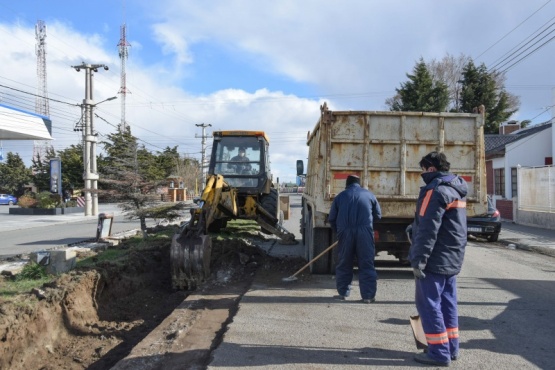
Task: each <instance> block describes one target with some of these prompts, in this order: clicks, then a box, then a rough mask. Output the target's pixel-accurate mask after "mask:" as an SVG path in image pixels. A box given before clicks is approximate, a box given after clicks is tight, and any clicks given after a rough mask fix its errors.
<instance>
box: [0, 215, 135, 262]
mask: <svg viewBox="0 0 555 370" xmlns="http://www.w3.org/2000/svg"><path fill="white" fill-rule="evenodd" d="M9 208H10V206H0V235H1V241H0V257H4V256H12V255H17V254H26V253H30V252H33V251H37V250H44V249H50V248H54V247H57V246H62V245H67V244H73V243H77V242H80V241H85V240H89V239H92V238H95V237H96V228H97V225H98V216H84V214H83V213H79V214H68V215H57V216H26V215H10V214H9ZM100 213H109V214H112V215H114V221H113V224H112V234H115V233H119V232H123V231H128V230H132V229H137V228H139V221H138V220H133V221H131V220H126V219H124V217H123V215H122V214H121V211H120V210H119V208H118V207H117V206H116V205H115V204H100V205H99V214H100Z"/></svg>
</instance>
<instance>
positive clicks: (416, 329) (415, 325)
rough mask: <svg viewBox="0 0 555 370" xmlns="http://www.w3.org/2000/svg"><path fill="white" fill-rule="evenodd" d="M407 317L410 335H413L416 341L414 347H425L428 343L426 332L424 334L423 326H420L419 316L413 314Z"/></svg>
mask: <svg viewBox="0 0 555 370" xmlns="http://www.w3.org/2000/svg"><path fill="white" fill-rule="evenodd" d="M409 317H410V327H411V329H412V335H413V336H414V342H415V343H416V349H427V348H428V343H427V342H426V334H424V328H423V327H422V321H420V316H419V315H415V316H409Z"/></svg>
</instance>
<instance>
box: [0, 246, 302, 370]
mask: <svg viewBox="0 0 555 370" xmlns="http://www.w3.org/2000/svg"><path fill="white" fill-rule="evenodd" d="M169 244H170V242H169V241H168V243H167V245H163V246H155V247H152V248H148V247H147V248H144V247H143V248H141V249H138V250H130V251H129V254H128V259H127V260H126V262H125V263H112V262H105V263H99V264H97V265H96V266H95V267H94V268H91V269H80V270H74V271H72V272H71V273H68V274H64V275H62V276H60V277H59V278H58V279H57V280H56V281H54V282H53V283H51V284H49V285H48V286H45V287H43V288H42V289H43V290H44V297H45V298H44V299H42V300H38V299H37V298H35V297H32V296H30V295H29V296H25V297H20V299H18V300H15V301H11V302H1V299H0V303H1V305H0V307H1V308H0V343H1V345H0V369H45V370H47V369H109V368H111V367H112V366H113V365H115V364H116V363H117V362H118V361H119V360H121V359H122V358H124V357H125V356H127V354H129V352H130V351H131V349H132V348H133V347H134V346H135V345H136V344H137V343H139V342H140V341H141V340H143V339H144V338H145V337H146V336H147V334H148V333H150V332H151V331H152V330H153V329H154V328H155V327H157V326H158V325H159V324H160V323H161V322H162V321H163V320H164V319H165V318H166V317H167V316H168V315H169V314H170V313H171V312H172V311H173V310H174V309H175V308H176V307H177V306H179V305H180V304H181V303H182V302H183V301H184V299H185V298H186V297H187V296H188V294H191V293H192V292H186V291H172V290H171V277H170V261H169ZM212 261H213V262H212V274H211V278H210V279H209V280H208V281H207V282H206V283H205V284H203V285H202V286H201V287H199V290H202V291H204V292H209V291H210V290H211V289H220V290H221V289H222V287H224V288H225V287H226V286H228V285H229V286H233V285H234V284H237V283H238V282H247V284H241V285H242V286H244V287H245V288H244V289H248V286H249V285H250V281H252V279H253V276H254V273H255V271H256V270H257V269H258V268H261V267H262V268H266V269H272V268H276V267H277V268H278V269H280V270H281V269H287V270H289V271H291V268H292V266H293V268H294V267H295V266H298V265H300V263H301V262H300V261H290V262H284V261H282V260H276V259H273V258H270V257H268V256H266V255H265V254H264V252H262V251H261V250H260V249H258V248H257V247H256V246H255V245H254V244H252V241H249V240H247V239H224V240H213V252H212ZM285 265H287V267H285ZM215 340H217V338H216V339H215ZM198 361H199V363H202V362H203V361H206V358H201V359H199V360H198Z"/></svg>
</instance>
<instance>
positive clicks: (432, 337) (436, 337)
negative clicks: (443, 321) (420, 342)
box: [426, 331, 449, 344]
mask: <svg viewBox="0 0 555 370" xmlns="http://www.w3.org/2000/svg"><path fill="white" fill-rule="evenodd" d="M426 342H428V344H445V343H449V339H447V332H446V331H444V332H443V333H440V334H426Z"/></svg>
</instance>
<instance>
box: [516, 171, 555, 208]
mask: <svg viewBox="0 0 555 370" xmlns="http://www.w3.org/2000/svg"><path fill="white" fill-rule="evenodd" d="M517 176H518V209H519V210H522V211H531V212H548V213H555V167H553V166H546V167H526V168H525V167H519V168H518V172H517Z"/></svg>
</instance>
